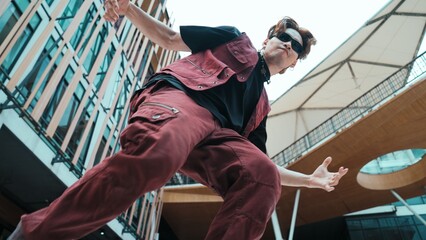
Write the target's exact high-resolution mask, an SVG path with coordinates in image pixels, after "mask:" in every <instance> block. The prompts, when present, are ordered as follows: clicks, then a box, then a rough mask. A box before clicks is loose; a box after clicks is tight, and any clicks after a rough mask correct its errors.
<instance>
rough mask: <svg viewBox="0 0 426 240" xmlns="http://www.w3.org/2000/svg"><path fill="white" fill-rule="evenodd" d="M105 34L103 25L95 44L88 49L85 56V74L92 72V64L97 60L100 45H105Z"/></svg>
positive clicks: (106, 31) (106, 30)
mask: <svg viewBox="0 0 426 240" xmlns="http://www.w3.org/2000/svg"><path fill="white" fill-rule="evenodd" d="M107 34H108V29H107V27H106V26H105V24H104V25H103V26H102V29H101V31H100V32H99V34H98V36H97V37H96V40H95V43H94V44H93V45H92V47H91V48H90V51H89V54H87V56H86V59H85V61H84V63H83V65H84V67H85V68H86V71H87V72H90V71H91V70H92V67H93V64H94V63H95V61H96V59H97V58H98V55H99V52H100V51H101V49H102V45H103V44H104V43H105V38H106V36H107Z"/></svg>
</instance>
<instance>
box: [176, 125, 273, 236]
mask: <svg viewBox="0 0 426 240" xmlns="http://www.w3.org/2000/svg"><path fill="white" fill-rule="evenodd" d="M181 172H183V173H185V174H187V175H189V176H190V177H192V178H194V179H195V180H197V181H199V182H201V183H203V184H205V185H207V186H210V187H211V188H213V189H214V190H215V191H216V192H218V193H219V194H220V195H221V196H222V197H223V199H224V202H223V205H222V206H221V208H220V209H219V212H218V213H217V215H216V216H215V218H214V220H213V222H212V224H211V226H210V228H209V231H208V233H207V236H206V238H205V239H206V240H216V239H221V240H227V239H229V240H235V239H250V240H254V239H260V238H261V237H262V235H263V233H264V231H265V228H266V225H267V223H268V221H269V219H270V217H271V214H272V212H273V210H274V208H275V205H276V204H277V202H278V200H279V198H280V194H281V184H280V177H279V173H278V170H277V168H276V166H275V164H274V163H273V162H272V161H271V160H270V159H269V158H268V157H267V156H266V155H265V154H264V153H263V152H261V151H260V150H259V149H257V147H255V146H254V145H253V144H252V143H250V142H249V141H248V140H247V139H245V138H243V137H241V136H240V135H238V134H237V133H236V132H234V131H232V130H229V129H220V130H217V131H215V132H214V133H213V134H212V135H210V136H209V137H208V138H207V139H205V141H203V143H202V144H200V145H199V146H197V148H196V149H195V150H194V151H193V152H192V153H191V154H190V156H189V159H188V160H187V162H186V163H185V165H184V166H183V168H182V169H181Z"/></svg>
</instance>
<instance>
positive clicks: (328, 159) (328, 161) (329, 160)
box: [322, 157, 331, 168]
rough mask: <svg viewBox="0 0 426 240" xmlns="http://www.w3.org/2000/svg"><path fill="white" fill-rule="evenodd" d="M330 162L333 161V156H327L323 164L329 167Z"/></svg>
mask: <svg viewBox="0 0 426 240" xmlns="http://www.w3.org/2000/svg"><path fill="white" fill-rule="evenodd" d="M330 163H331V157H327V158H326V159H325V160H324V162H322V165H323V166H324V167H325V168H327V167H328V165H330Z"/></svg>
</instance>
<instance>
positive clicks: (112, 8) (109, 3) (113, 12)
mask: <svg viewBox="0 0 426 240" xmlns="http://www.w3.org/2000/svg"><path fill="white" fill-rule="evenodd" d="M105 9H106V11H105V14H104V18H105V20H107V21H110V22H115V21H117V19H118V17H119V16H118V3H117V1H115V0H106V1H105Z"/></svg>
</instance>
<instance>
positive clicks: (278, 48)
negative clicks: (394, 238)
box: [264, 28, 303, 75]
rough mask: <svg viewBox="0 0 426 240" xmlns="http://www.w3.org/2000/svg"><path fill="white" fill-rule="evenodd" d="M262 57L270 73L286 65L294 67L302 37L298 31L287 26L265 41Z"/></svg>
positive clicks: (277, 71) (278, 70) (281, 69)
mask: <svg viewBox="0 0 426 240" xmlns="http://www.w3.org/2000/svg"><path fill="white" fill-rule="evenodd" d="M264 44H265V50H264V58H265V62H266V64H267V65H268V68H269V71H270V72H271V75H274V74H276V73H279V72H281V71H283V70H284V69H287V68H288V67H294V66H295V65H296V63H297V59H298V56H299V54H298V53H300V52H301V51H302V50H303V47H302V46H303V45H302V44H303V42H302V37H301V36H300V34H299V32H297V31H296V30H294V29H291V28H288V29H287V30H286V31H285V32H284V33H281V34H279V35H277V36H276V37H272V38H271V39H267V40H266V41H265V43H264Z"/></svg>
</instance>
